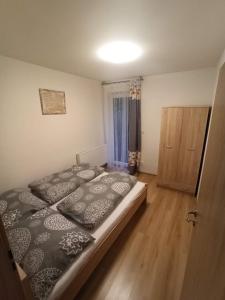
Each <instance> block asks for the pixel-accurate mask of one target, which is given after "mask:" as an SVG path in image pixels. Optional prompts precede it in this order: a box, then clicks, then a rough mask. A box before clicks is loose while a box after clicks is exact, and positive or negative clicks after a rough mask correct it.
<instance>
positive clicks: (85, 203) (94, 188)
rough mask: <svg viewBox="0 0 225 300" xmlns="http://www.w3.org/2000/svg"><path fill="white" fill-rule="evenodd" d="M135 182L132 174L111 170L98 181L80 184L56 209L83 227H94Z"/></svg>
mask: <svg viewBox="0 0 225 300" xmlns="http://www.w3.org/2000/svg"><path fill="white" fill-rule="evenodd" d="M136 182H137V179H136V178H135V177H134V176H131V175H128V174H126V173H123V172H112V173H110V174H109V175H106V176H102V177H101V178H99V180H98V181H92V182H89V183H85V184H82V185H81V186H80V187H79V188H78V189H77V190H76V191H75V192H73V193H72V194H70V195H69V196H67V197H66V198H65V199H64V200H63V201H61V202H60V203H59V204H58V205H57V209H58V210H59V211H61V212H62V213H63V214H64V215H67V216H69V217H70V218H72V219H73V220H75V221H76V222H77V223H78V224H80V225H82V226H84V227H85V228H87V229H90V230H93V229H96V227H97V226H98V225H100V224H101V223H102V222H103V221H104V220H105V219H106V217H107V216H108V215H109V214H110V213H111V212H112V211H113V210H114V208H115V207H116V206H117V205H118V204H119V203H120V201H121V200H122V199H123V198H124V197H125V196H126V195H127V194H128V193H129V191H130V190H131V188H132V187H133V186H134V184H135V183H136Z"/></svg>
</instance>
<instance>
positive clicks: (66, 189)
mask: <svg viewBox="0 0 225 300" xmlns="http://www.w3.org/2000/svg"><path fill="white" fill-rule="evenodd" d="M102 172H103V168H100V167H97V166H90V165H89V164H80V165H76V166H73V167H72V168H70V169H67V170H64V171H62V172H58V173H54V174H52V175H49V176H46V177H44V178H42V179H40V180H37V181H34V182H32V183H30V184H29V187H30V188H31V190H32V192H33V193H34V194H35V195H37V196H38V197H40V198H41V199H43V200H45V201H47V202H48V203H49V204H54V203H56V202H58V201H59V200H61V199H62V198H64V197H65V196H67V195H69V194H70V193H72V192H73V191H75V190H76V189H77V188H78V187H79V186H80V185H81V184H82V183H85V182H88V181H90V180H92V179H93V178H95V177H97V176H98V175H99V174H101V173H102Z"/></svg>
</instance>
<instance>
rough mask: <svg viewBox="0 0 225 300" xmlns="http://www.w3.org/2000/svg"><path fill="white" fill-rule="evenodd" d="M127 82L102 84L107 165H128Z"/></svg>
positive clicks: (115, 166)
mask: <svg viewBox="0 0 225 300" xmlns="http://www.w3.org/2000/svg"><path fill="white" fill-rule="evenodd" d="M129 87H130V86H129V83H115V84H110V85H105V86H104V122H105V137H106V143H107V157H108V165H109V166H111V167H114V168H118V169H119V168H125V167H127V165H128V97H129Z"/></svg>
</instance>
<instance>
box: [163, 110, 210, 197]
mask: <svg viewBox="0 0 225 300" xmlns="http://www.w3.org/2000/svg"><path fill="white" fill-rule="evenodd" d="M209 114H210V107H165V108H162V121H161V136H160V151H159V168H158V185H159V186H164V187H169V188H173V189H176V190H180V191H185V192H188V193H191V194H195V193H196V189H197V185H198V180H199V176H200V169H201V164H202V157H203V152H204V144H205V140H206V132H207V127H208V120H209Z"/></svg>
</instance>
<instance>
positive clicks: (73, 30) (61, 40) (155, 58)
mask: <svg viewBox="0 0 225 300" xmlns="http://www.w3.org/2000/svg"><path fill="white" fill-rule="evenodd" d="M118 40H125V41H131V42H135V43H137V44H138V45H139V46H141V47H142V49H143V51H144V53H143V56H142V57H141V58H139V59H138V60H136V61H134V62H131V63H127V64H121V65H113V64H110V63H106V62H103V61H100V60H99V58H98V57H97V56H96V51H97V49H98V48H99V47H100V46H102V45H103V44H104V43H107V42H112V41H118ZM224 48H225V1H224V0H120V1H119V0H113V1H112V0H0V54H2V55H6V56H10V57H14V58H18V59H21V60H24V61H27V62H31V63H34V64H38V65H42V66H45V67H49V68H52V69H56V70H61V71H65V72H68V73H73V74H78V75H82V76H85V77H89V78H95V79H100V80H111V79H120V78H127V77H131V76H137V75H151V74H159V73H167V72H176V71H184V70H191V69H197V68H204V67H211V66H215V65H216V63H217V62H218V60H219V57H220V55H221V53H222V51H223V49H224Z"/></svg>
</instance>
